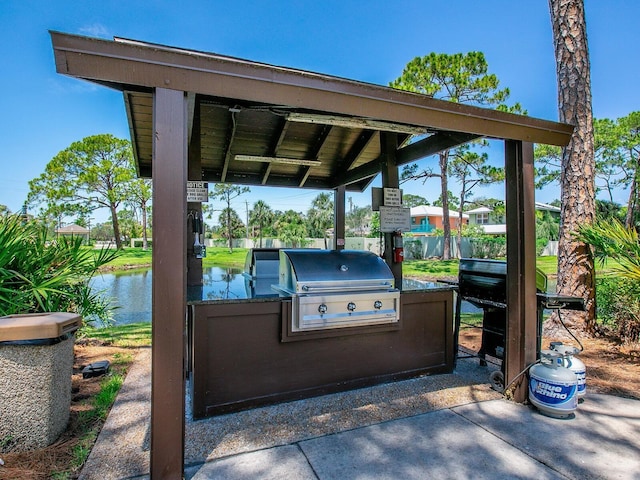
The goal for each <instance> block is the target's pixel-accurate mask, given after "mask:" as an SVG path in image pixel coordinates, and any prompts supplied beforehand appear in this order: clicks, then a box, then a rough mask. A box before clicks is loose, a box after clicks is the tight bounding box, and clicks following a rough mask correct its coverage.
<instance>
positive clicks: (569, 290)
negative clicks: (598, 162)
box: [549, 0, 596, 332]
mask: <svg viewBox="0 0 640 480" xmlns="http://www.w3.org/2000/svg"><path fill="white" fill-rule="evenodd" d="M549 7H550V9H551V22H552V26H553V41H554V46H555V56H556V71H557V75H558V106H559V113H560V121H561V122H565V123H569V124H571V125H575V130H574V132H573V135H572V136H571V140H570V142H569V145H568V146H567V147H566V148H564V149H563V151H562V168H561V179H560V187H561V194H560V196H561V202H562V205H561V214H560V215H561V216H560V238H559V242H558V286H557V291H558V292H559V293H561V294H565V295H576V296H580V297H583V298H584V299H585V302H586V307H587V311H586V315H585V314H577V313H576V314H572V315H570V314H564V313H563V319H566V320H567V323H568V324H572V325H574V326H576V327H577V326H580V323H579V322H580V320H582V319H584V322H585V323H584V327H586V330H587V331H588V332H593V331H594V328H595V313H596V303H595V276H594V262H593V255H592V251H591V248H590V247H589V245H587V244H585V243H582V242H577V241H576V240H575V239H574V237H573V233H574V232H575V231H576V230H577V229H578V227H579V226H580V225H584V224H591V223H593V221H594V219H595V161H594V146H593V115H592V111H591V79H590V65H589V50H588V47H587V32H586V22H585V16H584V3H583V1H582V0H549Z"/></svg>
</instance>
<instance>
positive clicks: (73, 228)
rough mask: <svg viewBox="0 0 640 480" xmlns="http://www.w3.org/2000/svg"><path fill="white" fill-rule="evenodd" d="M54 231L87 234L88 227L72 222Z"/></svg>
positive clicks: (67, 233) (66, 233) (68, 233)
mask: <svg viewBox="0 0 640 480" xmlns="http://www.w3.org/2000/svg"><path fill="white" fill-rule="evenodd" d="M56 233H61V234H65V235H88V234H89V229H88V228H85V227H81V226H80V225H76V224H75V223H72V224H71V225H67V226H65V227H60V228H58V229H56Z"/></svg>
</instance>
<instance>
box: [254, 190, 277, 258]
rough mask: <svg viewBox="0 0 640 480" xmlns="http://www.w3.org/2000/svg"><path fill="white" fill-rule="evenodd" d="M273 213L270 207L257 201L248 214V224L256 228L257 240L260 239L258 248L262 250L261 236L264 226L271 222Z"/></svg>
mask: <svg viewBox="0 0 640 480" xmlns="http://www.w3.org/2000/svg"><path fill="white" fill-rule="evenodd" d="M273 218H274V215H273V211H272V210H271V207H270V206H269V205H267V204H266V203H265V202H263V201H262V200H258V201H257V202H256V203H254V204H253V210H251V213H250V214H249V224H250V225H252V226H257V227H258V238H259V239H260V248H262V235H263V232H264V228H265V226H267V225H269V224H271V223H272V222H273Z"/></svg>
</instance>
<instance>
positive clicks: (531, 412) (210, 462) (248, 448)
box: [80, 351, 640, 480]
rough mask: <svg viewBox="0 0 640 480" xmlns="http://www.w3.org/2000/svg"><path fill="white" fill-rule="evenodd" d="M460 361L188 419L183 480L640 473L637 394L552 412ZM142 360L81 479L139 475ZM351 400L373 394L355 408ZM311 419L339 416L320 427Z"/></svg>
mask: <svg viewBox="0 0 640 480" xmlns="http://www.w3.org/2000/svg"><path fill="white" fill-rule="evenodd" d="M469 362H476V361H475V359H473V360H465V361H464V362H459V366H458V368H457V369H456V373H455V374H454V375H444V376H433V377H423V378H421V379H416V380H409V381H405V382H397V383H395V384H388V385H386V386H379V387H372V388H371V389H362V390H361V391H355V392H346V393H344V394H336V395H335V396H332V395H329V396H326V397H319V398H318V399H310V400H307V401H305V400H303V401H300V402H290V403H288V404H282V405H279V406H273V407H265V408H263V409H254V410H252V411H248V412H240V413H238V414H232V415H225V416H221V417H215V418H213V419H208V420H200V421H197V422H193V421H191V420H189V419H187V427H186V429H187V434H186V436H187V437H186V440H185V442H186V447H185V463H186V465H187V466H186V468H185V478H187V479H194V480H203V479H230V480H232V479H242V480H246V479H320V480H334V479H341V480H342V479H359V480H364V479H394V480H395V479H425V478H438V479H439V478H456V479H459V478H474V479H476V478H487V479H496V478H505V479H506V478H509V479H511V478H530V479H546V478H560V479H567V478H569V479H588V478H611V479H640V401H637V400H631V399H625V398H620V397H614V396H609V395H597V394H587V398H586V400H585V402H584V403H582V404H580V406H579V408H578V411H577V412H576V414H575V417H574V418H571V419H567V420H558V419H553V418H549V417H546V416H543V415H541V414H540V413H538V412H537V411H536V410H535V409H534V408H533V407H529V406H524V405H519V404H515V403H512V402H509V401H506V400H503V399H502V398H499V396H498V395H497V394H495V393H491V392H492V391H490V390H488V388H487V387H486V384H482V383H481V384H479V383H477V381H478V379H484V378H486V369H485V367H479V366H478V365H477V364H476V363H469ZM148 363H149V352H148V351H145V352H143V353H142V355H141V356H140V357H139V358H138V359H137V361H136V364H135V365H134V367H132V369H131V371H130V373H129V375H128V376H127V379H126V381H125V384H124V386H123V388H122V390H121V393H120V395H119V396H118V400H117V402H116V405H114V408H113V409H112V411H111V413H110V415H109V418H108V420H107V423H106V424H105V427H104V428H103V431H102V433H101V434H100V437H99V439H98V442H97V443H96V446H95V447H94V449H93V450H92V453H91V456H90V457H89V460H88V461H87V464H86V465H85V468H84V469H83V472H82V475H81V477H80V478H81V479H93V478H99V479H101V480H108V479H122V478H129V479H130V478H147V476H148V472H149V447H148V438H149V437H148V428H149V417H148V410H149V378H150V377H149V376H148V368H149V366H148ZM443 380H444V381H445V384H446V385H445V386H442V382H443ZM456 382H457V384H456ZM474 382H476V383H474ZM432 383H435V387H434V386H432V385H431V384H432ZM452 385H453V386H452ZM416 389H419V390H420V393H409V392H412V391H413V390H416ZM358 396H360V397H363V398H364V397H366V398H369V399H370V398H375V399H376V401H375V402H373V403H367V404H366V405H363V404H361V399H359V397H358ZM354 398H355V399H356V400H353V399H354ZM453 398H459V399H460V400H459V401H454V400H452V399H453ZM407 399H409V401H407ZM345 404H346V407H344V405H345ZM404 404H407V405H408V407H407V408H409V410H405V409H404V408H403V407H402V408H401V407H400V406H401V405H404ZM318 405H321V407H318ZM399 405H400V406H399ZM443 405H444V406H443ZM447 405H448V406H447ZM338 406H340V407H339V408H338ZM340 408H343V409H344V412H351V413H350V414H349V417H350V418H351V416H352V414H354V415H356V417H357V414H358V413H359V412H361V411H364V412H365V413H367V415H366V416H361V417H357V418H358V421H357V422H355V423H347V424H345V423H343V422H342V420H343V417H344V412H341V411H340ZM316 409H319V410H316ZM285 411H286V414H285V413H283V412H285ZM309 411H311V412H312V414H311V415H307V414H306V412H309ZM389 411H391V412H392V413H390V414H388V412H389ZM407 412H409V413H407ZM279 415H280V416H279ZM303 417H304V418H303ZM318 419H333V420H335V419H341V420H340V421H338V422H337V426H335V425H334V424H335V423H336V422H334V421H330V422H327V425H325V426H323V427H322V428H320V429H318V427H317V425H316V424H317V423H318V421H319V420H318ZM261 422H262V423H261ZM289 422H298V423H300V424H304V425H305V426H304V428H302V427H301V426H300V425H298V426H293V427H292V425H291V424H290V423H289ZM280 430H283V431H284V433H283V432H282V431H280Z"/></svg>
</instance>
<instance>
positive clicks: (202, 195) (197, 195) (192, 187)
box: [187, 182, 209, 202]
mask: <svg viewBox="0 0 640 480" xmlns="http://www.w3.org/2000/svg"><path fill="white" fill-rule="evenodd" d="M208 201H209V184H208V183H207V182H187V202H208Z"/></svg>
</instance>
